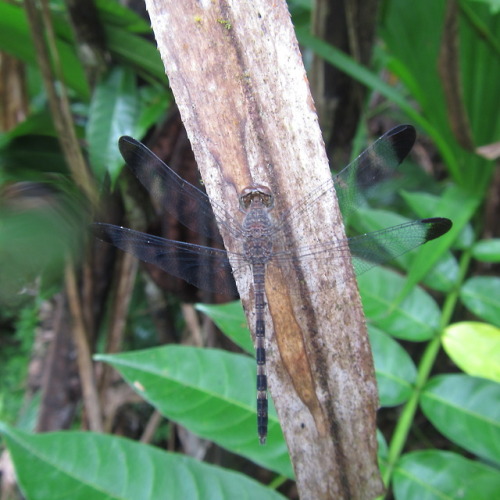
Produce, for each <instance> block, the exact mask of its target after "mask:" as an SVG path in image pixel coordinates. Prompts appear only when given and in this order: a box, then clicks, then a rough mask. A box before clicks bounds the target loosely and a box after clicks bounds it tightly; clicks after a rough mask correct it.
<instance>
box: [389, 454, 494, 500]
mask: <svg viewBox="0 0 500 500" xmlns="http://www.w3.org/2000/svg"><path fill="white" fill-rule="evenodd" d="M393 489H394V498H395V499H396V500H409V499H418V500H445V499H449V500H452V499H458V498H460V499H461V500H492V499H493V498H496V497H497V495H498V492H499V491H500V475H499V474H498V471H496V470H495V469H493V468H491V467H488V466H487V465H485V464H482V463H480V462H474V461H472V460H468V459H466V458H464V457H461V456H460V455H457V454H455V453H450V452H445V451H438V450H428V451H416V452H413V453H408V454H407V455H404V456H403V457H402V458H401V460H400V461H399V462H398V464H397V467H396V469H395V472H394V479H393Z"/></svg>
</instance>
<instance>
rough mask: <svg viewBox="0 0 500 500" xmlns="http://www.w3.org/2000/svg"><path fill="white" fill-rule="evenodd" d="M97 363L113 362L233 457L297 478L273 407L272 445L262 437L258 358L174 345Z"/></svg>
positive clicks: (172, 415)
mask: <svg viewBox="0 0 500 500" xmlns="http://www.w3.org/2000/svg"><path fill="white" fill-rule="evenodd" d="M96 359H97V360H99V361H106V362H107V363H109V364H111V365H112V366H113V367H114V368H115V369H116V370H118V371H119V372H120V373H121V375H122V376H123V377H124V378H125V380H126V381H127V382H128V383H129V384H130V385H131V386H132V387H133V388H134V389H135V390H136V391H137V392H138V393H139V394H140V395H141V396H142V397H144V398H145V399H146V400H147V401H149V402H150V403H151V404H153V405H154V406H155V407H156V408H157V409H158V410H159V411H160V412H161V413H162V414H163V415H165V416H166V417H167V418H169V419H171V420H174V421H176V422H178V423H179V424H181V425H183V426H184V427H186V428H187V429H189V430H190V431H191V432H193V433H195V434H197V435H198V436H201V437H203V438H205V439H210V440H212V441H214V442H216V443H217V444H219V445H220V446H222V447H224V448H226V449H227V450H230V451H232V452H233V453H237V454H240V455H243V456H245V457H247V458H248V459H250V460H253V461H254V462H256V463H258V464H260V465H262V466H264V467H267V468H268V469H271V470H274V471H276V472H278V473H280V474H283V475H285V476H287V477H292V476H293V472H292V468H291V465H290V460H289V458H288V452H287V447H286V444H285V441H284V439H283V435H282V433H281V428H280V425H279V422H278V418H277V416H276V411H275V410H274V406H273V405H272V404H270V408H269V434H268V440H267V443H266V445H265V446H262V445H260V444H259V441H258V439H257V429H256V422H257V417H256V409H255V397H256V396H255V361H254V360H253V359H252V358H250V357H248V356H244V355H241V354H232V353H228V352H226V351H222V350H218V349H200V348H195V347H187V346H176V345H168V346H165V347H160V348H155V349H147V350H144V351H134V352H130V353H124V354H117V355H113V356H110V355H99V356H96ZM270 403H271V401H270Z"/></svg>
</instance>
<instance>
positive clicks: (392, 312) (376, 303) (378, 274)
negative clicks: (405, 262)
mask: <svg viewBox="0 0 500 500" xmlns="http://www.w3.org/2000/svg"><path fill="white" fill-rule="evenodd" d="M358 285H359V291H360V294H361V300H362V302H363V309H364V311H365V314H366V316H367V318H368V320H369V322H370V323H372V324H373V325H375V326H377V327H378V328H380V329H381V330H383V331H385V332H387V333H389V334H390V335H392V336H394V337H397V338H400V339H406V340H413V341H422V340H428V339H430V338H432V337H433V336H434V335H435V334H436V332H437V331H438V328H439V318H440V311H439V307H438V306H437V304H436V303H435V302H434V300H433V299H432V297H431V296H430V295H428V294H427V293H426V292H424V290H422V289H421V288H419V287H414V288H412V289H411V290H410V293H408V295H407V296H406V297H405V298H404V299H403V300H402V301H400V300H399V297H400V294H401V291H402V289H403V287H404V286H405V279H404V278H402V277H401V276H400V275H398V274H396V273H395V272H393V271H389V270H387V269H383V268H378V267H376V268H374V269H372V270H370V271H369V272H367V273H365V274H363V275H362V276H360V277H359V278H358Z"/></svg>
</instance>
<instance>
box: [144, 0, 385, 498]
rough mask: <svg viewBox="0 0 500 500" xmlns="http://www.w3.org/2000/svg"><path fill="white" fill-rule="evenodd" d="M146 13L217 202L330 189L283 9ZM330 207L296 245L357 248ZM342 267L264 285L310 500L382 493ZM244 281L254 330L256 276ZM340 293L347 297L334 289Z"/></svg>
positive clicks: (276, 372) (312, 267) (261, 5)
mask: <svg viewBox="0 0 500 500" xmlns="http://www.w3.org/2000/svg"><path fill="white" fill-rule="evenodd" d="M146 4H147V6H148V10H149V13H150V16H151V20H152V24H153V29H154V32H155V35H156V39H157V42H158V47H159V50H160V53H161V55H162V58H163V61H164V64H165V67H166V71H167V75H168V78H169V80H170V85H171V87H172V90H173V92H174V96H175V99H176V102H177V105H178V107H179V110H180V113H181V116H182V119H183V122H184V124H185V126H186V130H187V132H188V136H189V138H190V141H191V144H192V147H193V150H194V153H195V156H196V159H197V161H198V165H199V167H200V170H201V173H202V177H203V179H204V183H205V185H206V188H207V192H208V194H209V196H210V198H211V200H213V201H215V202H216V203H218V204H220V205H222V206H223V207H225V209H226V210H227V211H229V212H230V213H234V214H238V213H239V209H238V195H239V194H240V192H241V191H242V189H243V188H245V187H247V186H251V185H255V184H260V185H264V186H267V187H269V189H270V190H271V191H272V192H273V193H274V195H275V204H276V208H275V209H274V212H275V215H277V216H279V214H280V213H285V212H286V211H287V210H288V209H289V208H290V207H291V206H293V205H294V204H296V203H297V202H298V201H299V200H301V199H302V198H303V196H304V195H306V194H308V193H309V192H310V191H311V190H312V189H313V188H316V187H317V186H318V185H319V184H321V183H323V182H325V181H326V180H327V179H328V178H329V176H330V172H329V169H328V161H327V158H326V154H325V149H324V144H323V140H322V137H321V132H320V129H319V126H318V120H317V116H316V112H315V108H314V104H313V101H312V98H311V94H310V91H309V87H308V81H307V77H306V73H305V70H304V67H303V64H302V59H301V54H300V52H299V49H298V44H297V40H296V38H295V34H294V31H293V27H292V24H291V21H290V16H289V13H288V10H287V6H286V3H285V2H284V1H282V0H276V1H272V2H271V1H269V0H255V1H242V0H234V1H228V0H225V1H222V0H213V1H212V0H206V1H194V0H184V1H182V2H176V1H159V0H157V1H155V0H147V1H146ZM324 198H325V200H323V202H322V203H321V204H318V207H317V208H318V210H317V212H315V214H314V218H308V219H307V220H303V221H297V222H300V224H298V225H297V227H290V228H289V236H290V239H291V240H292V241H295V242H296V243H297V246H300V245H303V244H304V242H306V241H307V242H308V244H314V243H318V242H320V241H324V240H330V241H331V240H335V239H343V238H345V235H344V229H343V225H342V221H341V216H340V213H339V210H338V206H337V203H336V200H335V199H334V198H333V196H331V197H328V196H325V197H324ZM221 233H222V235H223V237H224V241H225V244H226V247H227V248H228V249H229V250H232V249H234V248H235V242H234V241H232V240H231V235H230V234H225V232H224V228H221ZM344 264H345V265H343V266H342V267H341V268H338V269H332V268H331V267H332V266H331V265H329V264H328V262H326V261H319V262H315V261H314V262H304V263H303V262H296V263H294V264H293V265H291V266H288V267H290V269H288V267H287V268H286V269H277V268H271V267H269V269H268V272H267V277H266V299H267V304H268V307H267V311H266V330H267V346H268V376H269V386H270V392H271V394H272V396H273V400H274V403H275V406H276V409H277V411H278V415H279V417H280V421H281V425H282V428H283V431H284V434H285V437H286V440H287V443H288V447H289V450H290V455H291V458H292V461H293V466H294V469H295V473H296V477H297V484H298V488H299V492H300V496H301V498H303V499H315V500H319V499H328V498H335V499H368V498H373V497H375V496H377V495H378V494H380V493H381V490H382V483H381V480H380V476H379V472H378V468H377V458H376V438H375V429H376V426H375V412H376V408H377V405H378V397H377V390H376V384H375V379H374V373H373V362H372V358H371V353H370V348H369V343H368V339H367V335H366V329H365V325H364V318H363V314H362V309H361V305H360V301H359V296H358V291H357V288H356V282H355V280H354V279H351V277H352V273H353V271H352V267H351V263H350V261H349V257H348V256H347V255H346V256H345V263H344ZM236 278H237V284H238V289H239V291H240V294H241V297H242V301H243V304H244V307H245V311H246V312H247V316H248V320H249V325H250V327H251V329H253V327H254V313H253V309H254V308H253V292H252V285H251V276H250V273H246V274H244V273H242V274H239V273H238V274H237V276H236ZM336 280H337V282H341V283H342V285H340V286H337V287H332V286H331V285H330V286H325V283H333V282H335V281H336ZM234 383H238V382H237V381H236V380H235V381H234ZM256 439H257V437H256Z"/></svg>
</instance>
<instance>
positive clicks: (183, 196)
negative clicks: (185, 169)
mask: <svg viewBox="0 0 500 500" xmlns="http://www.w3.org/2000/svg"><path fill="white" fill-rule="evenodd" d="M118 146H119V148H120V153H121V155H122V156H123V159H124V160H125V162H126V163H127V165H128V166H129V168H130V169H131V170H132V172H133V173H134V175H135V176H136V177H137V178H138V179H139V181H140V182H141V183H142V185H143V186H144V187H145V188H146V189H147V190H148V191H149V193H150V194H151V196H152V197H153V198H154V199H155V200H156V201H157V202H158V203H159V204H160V205H161V206H162V207H164V208H165V210H167V211H168V212H169V213H171V214H172V215H173V216H174V217H175V218H176V219H177V220H178V221H179V222H181V223H182V224H183V225H184V226H186V227H189V228H190V229H192V230H193V231H195V232H197V233H200V234H203V235H205V236H208V237H209V238H212V239H213V240H216V241H221V242H222V238H221V236H220V234H219V231H218V230H217V229H216V228H215V225H214V224H213V221H214V219H217V222H218V223H220V224H224V225H225V226H227V227H228V229H229V230H230V231H231V232H233V234H234V233H236V234H238V233H240V232H241V228H240V225H239V224H238V222H237V221H235V220H234V219H233V218H232V217H231V216H230V215H229V214H228V213H227V212H226V211H225V210H224V209H223V208H222V207H220V206H218V205H215V204H214V205H213V208H212V204H211V203H210V200H209V198H208V196H207V195H206V194H205V193H204V192H203V191H201V190H199V189H198V188H196V187H195V186H193V185H192V184H190V183H189V182H187V181H186V180H184V179H183V178H182V177H180V176H179V175H177V174H176V173H175V172H174V171H173V170H172V169H171V168H170V167H169V166H168V165H166V164H165V163H164V162H163V161H162V160H161V159H160V158H158V156H156V155H155V154H154V153H153V152H152V151H151V150H150V149H148V148H147V147H146V146H145V145H144V144H142V143H140V142H139V141H137V140H135V139H133V138H132V137H128V136H123V137H120V140H119V141H118Z"/></svg>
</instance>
